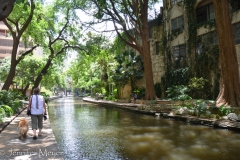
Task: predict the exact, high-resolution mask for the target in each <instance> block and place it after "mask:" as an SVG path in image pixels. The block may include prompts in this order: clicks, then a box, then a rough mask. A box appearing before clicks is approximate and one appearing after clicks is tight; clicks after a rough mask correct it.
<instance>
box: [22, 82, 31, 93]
mask: <svg viewBox="0 0 240 160" xmlns="http://www.w3.org/2000/svg"><path fill="white" fill-rule="evenodd" d="M29 86H30V83H28V84H27V85H26V86H25V87H24V89H23V91H22V94H23V95H26V93H27V90H28V88H29Z"/></svg>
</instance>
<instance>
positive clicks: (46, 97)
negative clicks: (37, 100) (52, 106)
mask: <svg viewBox="0 0 240 160" xmlns="http://www.w3.org/2000/svg"><path fill="white" fill-rule="evenodd" d="M41 95H42V96H43V97H44V99H45V102H46V103H47V104H48V102H49V98H50V94H49V93H48V92H42V91H41Z"/></svg>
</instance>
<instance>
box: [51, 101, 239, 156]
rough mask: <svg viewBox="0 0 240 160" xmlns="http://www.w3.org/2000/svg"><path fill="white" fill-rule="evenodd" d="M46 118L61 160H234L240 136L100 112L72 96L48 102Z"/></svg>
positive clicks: (123, 113) (120, 112)
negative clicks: (60, 153)
mask: <svg viewBox="0 0 240 160" xmlns="http://www.w3.org/2000/svg"><path fill="white" fill-rule="evenodd" d="M49 117H50V121H51V125H52V128H53V132H54V134H55V137H56V140H57V143H58V146H59V148H60V150H62V151H64V153H65V159H71V160H72V159H78V160H79V159H81V160H82V159H89V160H93V159H94V160H98V159H103V160H109V159H114V160H115V159H119V160H120V159H121V160H125V159H129V160H215V159H216V160H226V159H228V160H234V159H239V157H240V134H239V133H236V132H231V131H228V130H222V129H212V128H209V127H206V126H200V125H199V126H197V125H187V124H186V123H185V122H180V121H175V120H171V119H163V118H161V117H155V116H148V115H141V114H136V113H133V112H128V111H125V110H119V109H114V108H104V107H99V106H97V105H93V104H90V103H86V102H83V101H81V100H80V99H74V98H71V97H68V98H62V99H58V100H55V101H53V102H51V103H50V107H49Z"/></svg>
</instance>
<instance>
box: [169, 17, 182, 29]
mask: <svg viewBox="0 0 240 160" xmlns="http://www.w3.org/2000/svg"><path fill="white" fill-rule="evenodd" d="M171 24H172V31H173V30H176V29H180V30H183V28H184V19H183V16H180V17H177V18H174V19H172V20H171Z"/></svg>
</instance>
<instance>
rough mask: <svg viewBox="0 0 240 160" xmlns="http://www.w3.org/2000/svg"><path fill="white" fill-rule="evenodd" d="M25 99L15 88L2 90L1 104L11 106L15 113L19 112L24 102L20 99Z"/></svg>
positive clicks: (0, 94)
mask: <svg viewBox="0 0 240 160" xmlns="http://www.w3.org/2000/svg"><path fill="white" fill-rule="evenodd" d="M22 99H24V96H23V95H22V94H21V93H20V92H18V91H16V90H14V91H6V90H1V91H0V105H7V106H9V107H11V109H12V110H13V113H16V112H18V109H19V108H21V107H22V102H21V101H20V100H22Z"/></svg>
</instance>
